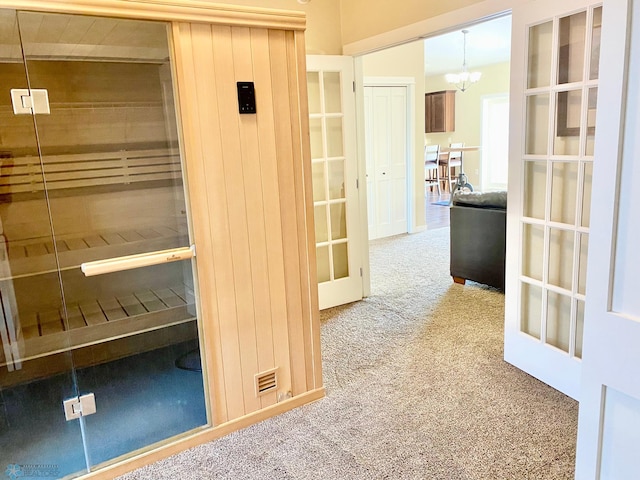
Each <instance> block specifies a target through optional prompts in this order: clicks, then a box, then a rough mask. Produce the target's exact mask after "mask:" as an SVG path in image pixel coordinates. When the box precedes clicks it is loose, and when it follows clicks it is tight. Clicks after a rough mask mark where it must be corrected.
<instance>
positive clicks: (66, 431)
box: [0, 9, 86, 477]
mask: <svg viewBox="0 0 640 480" xmlns="http://www.w3.org/2000/svg"><path fill="white" fill-rule="evenodd" d="M28 87H29V83H28V80H27V75H26V70H25V65H24V62H23V57H22V48H21V45H20V36H19V31H18V22H17V16H16V12H15V11H12V10H6V9H5V10H3V9H0V307H1V308H0V472H2V473H5V471H6V472H7V475H8V476H9V473H10V472H13V473H15V474H16V475H18V474H20V475H25V474H26V473H27V472H26V471H25V470H23V469H22V467H20V466H21V465H41V466H42V465H50V466H52V470H51V471H50V472H49V473H50V474H51V475H49V476H50V477H58V476H60V477H63V476H66V475H71V474H74V473H76V472H80V471H82V470H83V469H84V470H85V471H86V463H85V455H84V452H83V448H82V437H81V429H80V424H79V422H78V421H75V422H67V421H66V420H65V417H64V415H63V411H62V402H63V400H65V399H67V398H71V397H74V396H77V395H78V392H77V389H76V383H75V370H74V368H73V358H72V354H71V351H70V339H69V336H68V334H67V332H65V329H64V324H63V322H62V321H61V312H62V311H63V305H64V302H63V296H62V291H61V287H60V279H59V276H58V270H57V262H56V258H55V255H54V248H53V244H54V237H53V233H52V229H51V222H50V216H49V208H48V204H47V198H46V192H45V191H44V190H43V189H42V188H41V186H42V185H43V183H44V178H43V171H42V164H41V162H40V159H39V155H38V145H37V140H36V132H35V128H34V119H33V116H31V115H14V113H13V106H12V104H11V95H10V90H11V89H12V88H14V89H22V90H24V89H28ZM34 259H36V260H34ZM32 261H35V262H36V265H31V266H29V264H30V263H31V262H32ZM36 271H37V272H38V273H37V274H31V273H29V272H36ZM45 292H46V293H45ZM48 342H53V343H54V344H55V347H54V348H49V345H48V344H47V343H48ZM60 445H68V446H69V448H64V449H62V448H60ZM61 452H64V454H63V455H61Z"/></svg>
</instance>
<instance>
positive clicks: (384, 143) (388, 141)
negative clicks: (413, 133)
mask: <svg viewBox="0 0 640 480" xmlns="http://www.w3.org/2000/svg"><path fill="white" fill-rule="evenodd" d="M371 83H372V82H371V81H368V79H365V88H364V113H365V114H364V119H365V144H366V146H365V157H366V164H367V208H368V219H369V239H375V238H382V237H388V236H392V235H398V234H402V233H406V232H407V231H409V224H408V219H409V211H408V210H409V209H408V205H409V204H410V201H409V198H410V197H409V193H408V192H409V191H410V189H409V188H408V175H407V170H408V165H409V164H410V162H409V161H408V159H409V158H412V157H411V156H410V155H409V151H410V150H411V148H409V146H410V145H411V142H410V138H409V131H410V127H409V123H410V122H409V118H410V117H409V109H408V105H409V98H410V94H409V92H408V87H407V85H393V84H391V85H385V84H376V85H375V86H373V85H372V84H371Z"/></svg>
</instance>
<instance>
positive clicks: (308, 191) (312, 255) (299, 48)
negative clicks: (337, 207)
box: [294, 32, 322, 388]
mask: <svg viewBox="0 0 640 480" xmlns="http://www.w3.org/2000/svg"><path fill="white" fill-rule="evenodd" d="M304 35H305V34H304V32H295V34H294V36H295V44H296V54H297V55H296V56H297V64H298V91H299V93H300V109H299V112H298V116H299V118H300V129H301V131H302V135H301V136H300V138H301V141H302V159H303V162H302V167H303V170H302V175H303V187H304V193H305V195H304V199H305V203H304V205H305V208H306V209H305V221H306V226H307V232H306V242H307V262H306V265H307V266H308V277H307V278H306V282H307V285H308V292H309V306H310V314H309V317H308V320H307V321H308V322H310V326H309V328H310V331H309V334H310V340H311V351H310V352H308V353H307V355H308V356H310V358H311V361H312V362H313V384H312V386H310V387H309V388H320V387H321V386H322V354H321V349H320V309H319V304H318V274H317V267H316V240H315V225H314V217H313V215H314V212H313V177H312V174H311V146H310V138H309V103H308V97H307V79H306V78H307V52H306V50H305V41H304Z"/></svg>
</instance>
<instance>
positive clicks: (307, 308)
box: [286, 31, 317, 390]
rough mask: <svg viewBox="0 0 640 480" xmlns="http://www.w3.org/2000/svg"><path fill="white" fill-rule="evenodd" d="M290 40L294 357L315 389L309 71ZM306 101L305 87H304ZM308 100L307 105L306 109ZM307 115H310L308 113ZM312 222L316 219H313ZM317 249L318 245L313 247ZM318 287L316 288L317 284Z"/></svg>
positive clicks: (290, 38)
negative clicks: (298, 310)
mask: <svg viewBox="0 0 640 480" xmlns="http://www.w3.org/2000/svg"><path fill="white" fill-rule="evenodd" d="M286 43H287V65H288V70H289V72H290V74H289V108H290V116H291V133H292V141H293V173H294V184H295V195H296V203H295V206H296V216H297V218H298V232H297V233H298V234H297V240H298V254H299V255H300V258H299V262H300V270H299V271H298V276H299V277H298V278H299V281H300V290H301V291H300V301H301V305H302V317H301V318H300V320H299V321H298V325H296V327H297V328H300V327H301V328H302V339H303V345H304V348H303V350H302V352H300V353H301V354H302V355H303V357H302V358H300V359H295V360H294V361H299V362H304V365H305V377H306V389H305V390H309V389H311V388H313V383H314V378H313V359H312V357H311V351H312V348H311V322H310V321H309V319H310V318H311V297H310V295H309V290H310V281H309V256H308V250H309V248H308V243H307V242H308V239H307V221H306V218H305V217H306V213H307V209H306V206H305V201H306V198H305V188H304V176H303V164H304V160H307V161H308V162H311V159H310V158H307V159H303V153H302V152H303V147H302V130H301V122H302V118H301V111H300V109H301V108H302V107H303V106H302V105H301V103H302V102H301V98H300V95H301V90H300V89H301V88H305V87H303V85H302V84H303V81H304V80H305V78H306V72H299V71H298V68H299V63H298V52H297V49H296V41H295V37H294V32H291V31H289V32H286ZM304 100H305V102H306V101H307V97H306V88H305V96H304ZM307 107H308V106H307V105H306V103H305V105H304V108H305V111H306V110H307ZM307 118H308V116H307ZM311 224H313V222H311ZM314 250H315V246H314ZM316 289H317V287H316Z"/></svg>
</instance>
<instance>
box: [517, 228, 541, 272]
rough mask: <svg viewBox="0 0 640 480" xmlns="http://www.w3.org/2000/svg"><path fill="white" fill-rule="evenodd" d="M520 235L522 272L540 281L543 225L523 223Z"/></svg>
mask: <svg viewBox="0 0 640 480" xmlns="http://www.w3.org/2000/svg"><path fill="white" fill-rule="evenodd" d="M522 237H523V246H522V274H523V275H526V276H527V277H529V278H533V279H535V280H539V281H542V266H543V265H544V262H543V258H544V256H543V254H544V227H543V226H541V225H531V224H528V223H525V224H524V229H523V232H522Z"/></svg>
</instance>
